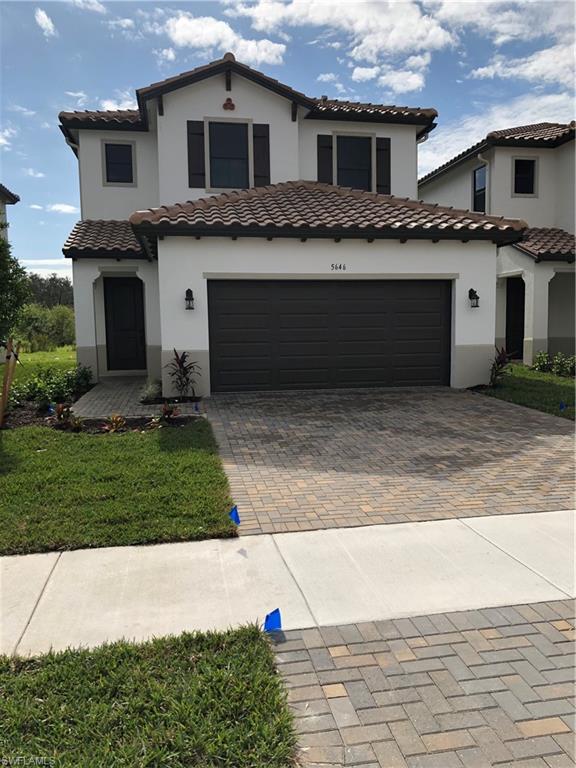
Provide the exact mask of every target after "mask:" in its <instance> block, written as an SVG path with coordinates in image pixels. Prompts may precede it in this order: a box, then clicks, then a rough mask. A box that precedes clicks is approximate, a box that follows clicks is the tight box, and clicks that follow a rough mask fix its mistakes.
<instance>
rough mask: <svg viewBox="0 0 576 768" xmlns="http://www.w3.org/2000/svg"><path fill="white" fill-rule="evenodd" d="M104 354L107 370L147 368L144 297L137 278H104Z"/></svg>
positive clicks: (140, 282)
mask: <svg viewBox="0 0 576 768" xmlns="http://www.w3.org/2000/svg"><path fill="white" fill-rule="evenodd" d="M104 307H105V315H106V354H107V360H108V370H110V371H138V370H144V369H145V368H146V341H145V336H144V296H143V290H142V281H141V280H139V279H138V278H137V277H105V278H104Z"/></svg>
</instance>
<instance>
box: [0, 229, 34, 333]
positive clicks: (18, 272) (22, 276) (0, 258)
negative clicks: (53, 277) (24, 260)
mask: <svg viewBox="0 0 576 768" xmlns="http://www.w3.org/2000/svg"><path fill="white" fill-rule="evenodd" d="M2 234H3V233H2V232H0V341H4V340H6V338H7V337H8V336H9V335H10V333H11V332H12V331H13V330H14V326H15V325H16V322H17V321H18V315H19V314H20V311H21V309H22V307H23V305H24V303H25V302H26V301H27V299H28V297H29V292H30V283H29V280H28V275H27V274H26V270H25V269H24V267H23V266H21V264H20V263H19V262H18V259H17V258H16V257H15V256H12V254H11V252H10V244H9V243H8V241H7V240H5V239H4V237H3V236H2Z"/></svg>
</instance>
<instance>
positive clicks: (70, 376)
mask: <svg viewBox="0 0 576 768" xmlns="http://www.w3.org/2000/svg"><path fill="white" fill-rule="evenodd" d="M91 383H92V371H91V370H90V368H86V367H85V366H83V365H77V366H76V367H75V368H70V369H69V370H67V371H59V370H55V369H54V368H50V367H47V368H41V369H39V370H38V372H37V373H36V374H35V375H34V376H32V377H31V378H29V379H28V380H27V381H26V382H25V383H24V384H20V385H16V386H14V387H12V391H11V400H12V402H13V403H15V404H19V403H22V402H25V401H29V402H33V403H34V404H35V405H36V406H38V408H39V409H42V410H46V409H47V408H48V406H49V405H50V403H69V402H72V401H74V400H76V399H77V398H78V397H80V395H83V394H84V392H87V391H88V390H89V389H90V385H91Z"/></svg>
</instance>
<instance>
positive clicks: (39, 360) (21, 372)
mask: <svg viewBox="0 0 576 768" xmlns="http://www.w3.org/2000/svg"><path fill="white" fill-rule="evenodd" d="M5 352H6V350H4V349H3V350H2V355H1V360H2V365H0V380H1V378H2V376H3V375H4V355H5ZM19 357H20V361H21V362H22V365H17V366H16V369H15V371H14V383H15V384H16V383H18V384H23V383H24V382H25V381H27V380H28V379H30V378H32V376H35V375H36V374H37V373H38V369H39V368H53V369H55V370H58V371H67V370H69V369H70V368H74V366H75V365H76V347H58V349H55V350H53V351H52V352H22V353H21V354H20V355H19Z"/></svg>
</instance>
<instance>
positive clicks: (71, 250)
mask: <svg viewBox="0 0 576 768" xmlns="http://www.w3.org/2000/svg"><path fill="white" fill-rule="evenodd" d="M62 253H63V254H64V256H68V257H70V258H82V257H88V258H89V257H91V256H102V257H106V256H109V257H112V258H113V257H115V256H117V257H124V258H134V259H139V258H146V254H145V253H144V250H143V248H142V246H141V244H140V242H139V241H138V240H137V238H136V235H135V234H134V230H133V229H132V227H131V225H130V222H128V221H103V220H91V219H86V220H85V221H79V222H78V223H77V224H76V226H75V227H74V229H73V230H72V232H71V233H70V235H69V236H68V239H67V240H66V242H65V243H64V247H63V248H62Z"/></svg>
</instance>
